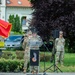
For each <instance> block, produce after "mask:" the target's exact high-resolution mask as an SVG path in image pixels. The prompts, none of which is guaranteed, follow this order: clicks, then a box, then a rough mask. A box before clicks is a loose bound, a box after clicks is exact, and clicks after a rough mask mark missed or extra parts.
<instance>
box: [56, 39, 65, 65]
mask: <svg viewBox="0 0 75 75" xmlns="http://www.w3.org/2000/svg"><path fill="white" fill-rule="evenodd" d="M64 45H65V39H64V38H56V40H55V48H56V60H55V63H56V65H57V64H58V62H60V64H61V65H63V59H64Z"/></svg>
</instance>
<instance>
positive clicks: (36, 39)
mask: <svg viewBox="0 0 75 75" xmlns="http://www.w3.org/2000/svg"><path fill="white" fill-rule="evenodd" d="M29 43H30V44H29V45H30V50H39V47H40V46H41V45H42V39H41V38H40V36H38V35H37V33H36V32H35V31H33V33H32V37H31V38H30V41H29ZM33 43H38V44H36V45H33ZM34 55H35V54H34ZM35 56H36V55H35ZM33 61H35V60H33ZM30 70H31V72H32V73H34V72H35V73H38V66H30Z"/></svg>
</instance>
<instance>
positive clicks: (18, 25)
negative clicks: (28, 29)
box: [14, 15, 22, 32]
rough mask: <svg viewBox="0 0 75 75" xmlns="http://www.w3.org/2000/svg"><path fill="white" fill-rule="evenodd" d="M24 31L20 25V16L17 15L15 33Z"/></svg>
mask: <svg viewBox="0 0 75 75" xmlns="http://www.w3.org/2000/svg"><path fill="white" fill-rule="evenodd" d="M21 30H22V26H21V23H20V18H19V16H18V15H16V17H15V28H14V31H16V32H21Z"/></svg>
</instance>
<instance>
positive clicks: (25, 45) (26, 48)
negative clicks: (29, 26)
mask: <svg viewBox="0 0 75 75" xmlns="http://www.w3.org/2000/svg"><path fill="white" fill-rule="evenodd" d="M30 34H31V33H30ZM30 37H31V36H29V34H28V35H26V36H25V37H24V41H23V46H22V47H23V49H24V72H26V71H27V65H28V63H29V60H30V48H29V44H28V41H29V39H30Z"/></svg>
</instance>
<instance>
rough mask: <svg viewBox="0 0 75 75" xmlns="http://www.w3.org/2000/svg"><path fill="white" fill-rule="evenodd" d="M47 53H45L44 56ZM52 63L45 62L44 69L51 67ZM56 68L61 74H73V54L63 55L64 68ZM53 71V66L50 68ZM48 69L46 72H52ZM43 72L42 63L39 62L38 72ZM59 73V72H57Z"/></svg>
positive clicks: (74, 63) (74, 61)
mask: <svg viewBox="0 0 75 75" xmlns="http://www.w3.org/2000/svg"><path fill="white" fill-rule="evenodd" d="M47 54H49V53H46V55H47ZM53 64H54V63H51V62H50V61H48V62H45V69H47V68H49V67H50V66H52V65H53ZM58 68H60V70H62V71H63V72H75V54H74V53H65V56H64V66H60V64H59V65H58ZM50 69H52V70H53V71H54V66H52V68H50ZM50 69H48V70H47V71H46V72H53V71H52V70H50ZM42 71H44V62H40V72H42ZM59 72H60V71H59Z"/></svg>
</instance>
